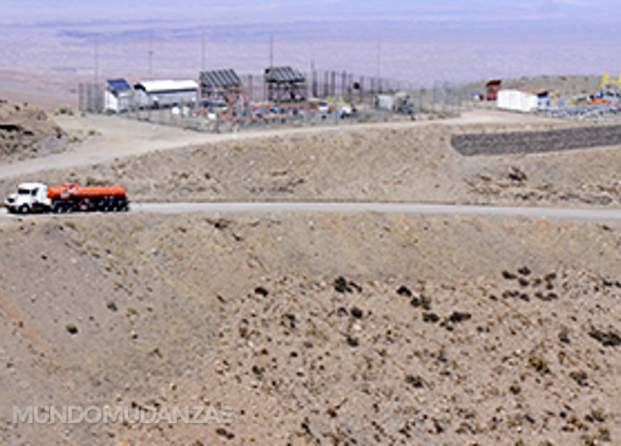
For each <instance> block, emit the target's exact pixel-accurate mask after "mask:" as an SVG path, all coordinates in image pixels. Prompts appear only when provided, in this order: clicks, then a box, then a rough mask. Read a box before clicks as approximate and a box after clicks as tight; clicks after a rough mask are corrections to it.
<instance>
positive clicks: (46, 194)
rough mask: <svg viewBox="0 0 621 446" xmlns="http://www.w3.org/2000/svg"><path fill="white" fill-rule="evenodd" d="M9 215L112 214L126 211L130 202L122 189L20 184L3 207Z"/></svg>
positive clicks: (73, 185)
mask: <svg viewBox="0 0 621 446" xmlns="http://www.w3.org/2000/svg"><path fill="white" fill-rule="evenodd" d="M4 206H5V207H6V209H7V210H8V211H9V212H11V213H20V214H29V213H33V212H55V213H62V212H78V211H82V212H88V211H101V212H114V211H127V210H128V209H129V202H128V201H127V195H126V193H125V188H124V187H122V186H78V185H77V184H75V183H74V184H69V185H67V184H60V185H58V186H47V185H45V184H43V183H22V184H20V185H19V186H18V187H17V193H15V194H11V195H9V197H8V198H7V200H6V201H5V203H4Z"/></svg>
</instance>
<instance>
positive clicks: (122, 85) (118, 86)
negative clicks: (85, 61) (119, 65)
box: [106, 79, 132, 91]
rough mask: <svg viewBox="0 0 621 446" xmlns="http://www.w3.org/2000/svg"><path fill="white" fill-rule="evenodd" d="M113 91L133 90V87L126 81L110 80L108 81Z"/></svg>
mask: <svg viewBox="0 0 621 446" xmlns="http://www.w3.org/2000/svg"><path fill="white" fill-rule="evenodd" d="M106 82H107V83H108V86H109V87H110V89H111V90H112V91H124V90H131V88H132V87H131V86H130V85H129V83H128V82H127V81H126V80H125V79H109V80H108V81H106Z"/></svg>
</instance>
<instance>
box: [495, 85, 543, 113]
mask: <svg viewBox="0 0 621 446" xmlns="http://www.w3.org/2000/svg"><path fill="white" fill-rule="evenodd" d="M496 105H497V106H498V108H500V109H504V110H514V111H520V112H523V113H530V112H533V111H535V110H541V109H545V108H549V107H550V91H549V90H543V89H541V90H526V91H520V90H500V91H498V99H497V101H496Z"/></svg>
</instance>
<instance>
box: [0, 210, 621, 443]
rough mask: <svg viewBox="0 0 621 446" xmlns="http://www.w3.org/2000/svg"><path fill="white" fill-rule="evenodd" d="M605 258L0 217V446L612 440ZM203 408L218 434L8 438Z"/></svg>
mask: <svg viewBox="0 0 621 446" xmlns="http://www.w3.org/2000/svg"><path fill="white" fill-rule="evenodd" d="M619 243H621V227H620V226H618V225H614V224H608V225H601V224H594V223H580V224H574V223H568V222H562V223H555V222H550V221H547V220H539V219H535V220H531V219H482V218H457V217H446V218H440V217H427V218H423V217H418V216H406V215H388V214H378V213H368V214H345V215H333V214H304V213H302V214H295V215H292V214H274V215H265V216H262V217H261V218H260V219H259V218H254V217H251V216H245V217H244V216H234V215H230V216H227V215H223V216H220V217H218V218H216V217H214V216H210V215H200V214H198V215H193V216H158V215H132V214H129V215H85V216H79V217H71V218H69V217H40V218H28V219H23V220H21V221H20V220H17V219H10V220H4V221H2V222H0V244H1V245H2V250H1V252H0V275H1V277H0V279H1V281H0V284H1V285H0V296H1V301H0V334H1V335H2V338H3V339H4V341H3V345H2V349H1V350H0V354H1V358H0V359H2V362H3V363H4V364H5V365H6V367H4V366H3V367H1V368H0V379H1V380H2V382H3V383H6V385H3V386H2V387H1V388H0V398H2V400H3V401H5V404H3V405H2V408H1V410H2V412H0V417H1V419H2V423H0V426H1V428H0V438H1V439H2V441H3V443H9V444H14V443H21V442H30V443H31V444H39V443H41V442H42V441H46V442H50V441H53V442H54V443H56V444H62V443H65V444H76V443H77V444H85V443H93V442H96V443H98V444H197V445H198V444H220V443H221V444H249V443H251V442H253V439H254V442H255V443H256V444H268V443H269V444H283V445H285V444H316V443H318V442H321V443H322V444H325V443H328V444H332V443H336V444H341V443H343V444H344V443H346V442H349V443H350V444H351V443H353V442H354V441H356V442H357V444H372V443H373V444H375V443H381V444H420V445H423V444H424V445H427V444H474V443H475V442H478V443H479V444H499V445H502V444H511V445H513V444H516V443H517V442H519V441H520V440H521V441H523V442H524V444H545V443H544V442H545V441H549V442H550V443H549V444H554V445H565V444H579V443H581V442H585V441H595V440H597V441H605V440H607V439H610V441H612V443H611V444H614V443H615V442H618V441H619V438H621V431H619V428H618V426H620V425H621V423H620V421H619V420H620V417H621V414H620V413H619V411H618V405H617V401H618V400H619V398H620V397H621V388H620V386H619V383H618V380H617V376H618V373H619V370H620V367H621V346H619V345H618V342H617V340H619V339H621V338H619V337H618V336H619V334H620V333H621V331H620V329H621V327H620V324H621V315H620V303H619V302H620V299H621V288H619V286H620V285H621V283H619V282H618V281H619V280H621V277H619V276H618V268H616V265H618V262H619V248H618V247H619ZM340 277H342V278H343V279H339V278H340ZM25 278H27V279H28V280H25ZM51 278H53V280H52V279H51ZM68 324H75V325H76V327H77V329H78V333H77V334H74V335H72V334H70V333H69V332H68V331H67V330H66V326H67V325H68ZM201 401H203V402H204V403H205V404H216V405H226V406H230V407H231V408H233V410H234V414H235V419H236V421H235V423H233V424H232V425H230V426H225V427H224V429H225V430H224V431H222V430H218V428H221V426H217V425H213V424H212V425H209V426H208V427H207V428H205V427H200V429H199V427H196V426H183V425H175V426H173V427H170V428H169V427H163V428H162V427H161V426H160V428H158V427H155V426H141V427H137V426H133V427H132V426H124V425H121V424H114V425H108V426H88V425H75V426H73V425H72V426H69V427H66V426H53V427H40V426H34V427H33V426H24V425H20V426H19V427H15V426H13V425H12V424H11V423H10V419H11V414H10V412H9V411H10V407H11V405H12V404H19V405H22V406H25V405H27V404H37V405H40V406H44V405H49V404H55V405H62V404H65V405H72V404H73V405H76V404H79V405H91V404H94V405H104V404H110V405H131V404H132V403H135V404H137V405H140V406H154V405H156V404H159V405H162V406H172V405H196V404H198V403H200V402H201ZM231 435H233V436H234V437H231ZM227 436H228V437H230V439H227ZM51 438H53V440H50V439H51ZM43 439H45V440H43Z"/></svg>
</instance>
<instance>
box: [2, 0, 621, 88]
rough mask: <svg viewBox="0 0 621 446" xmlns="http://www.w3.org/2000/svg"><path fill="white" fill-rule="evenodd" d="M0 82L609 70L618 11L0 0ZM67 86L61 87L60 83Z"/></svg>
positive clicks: (475, 76)
mask: <svg viewBox="0 0 621 446" xmlns="http://www.w3.org/2000/svg"><path fill="white" fill-rule="evenodd" d="M4 3H5V8H4V11H3V15H2V17H1V18H0V43H2V45H1V46H0V84H2V83H3V82H4V83H7V82H22V81H23V82H34V81H35V80H36V81H37V82H41V79H46V80H47V82H49V83H50V85H52V84H59V85H60V84H61V83H63V85H71V83H74V84H77V82H79V81H88V80H92V79H93V78H94V77H95V68H94V66H95V56H94V55H95V42H97V49H98V57H97V62H98V71H97V73H98V74H99V75H100V77H101V79H104V78H109V77H127V78H129V79H140V78H145V76H147V75H148V52H149V41H151V42H152V43H151V49H152V51H153V58H152V61H153V76H154V77H159V78H187V77H196V75H197V73H198V71H199V70H200V68H201V59H202V54H201V52H202V50H201V48H202V43H201V41H202V39H203V36H204V40H205V66H206V68H207V69H210V68H224V67H232V68H235V69H236V70H238V71H239V72H243V73H260V72H261V71H262V70H263V69H264V68H265V67H266V66H267V64H268V63H269V39H270V36H274V62H275V64H277V65H293V66H296V67H298V68H300V69H302V70H308V69H309V68H310V65H311V61H314V64H315V66H316V67H317V68H318V69H321V70H339V71H341V70H346V71H349V72H353V73H356V74H360V75H367V76H368V75H374V74H375V73H376V70H377V52H378V50H377V40H378V37H381V51H380V55H381V73H382V76H384V77H387V78H392V79H398V80H403V81H407V82H411V83H413V84H415V85H424V84H429V83H432V82H433V81H451V82H455V83H461V82H468V81H476V80H482V79H486V78H492V77H520V76H534V75H540V74H549V75H555V74H599V73H601V72H602V71H611V72H613V73H616V72H618V71H620V70H621V66H620V65H619V63H618V62H617V61H616V59H615V58H614V56H612V55H614V54H616V52H615V51H614V50H615V49H616V45H615V44H616V41H617V39H616V37H617V36H618V35H619V34H620V29H621V26H620V25H619V23H621V22H620V21H619V19H620V18H621V17H620V15H621V12H617V11H616V9H615V8H613V4H612V2H611V1H599V2H596V3H595V4H592V3H587V2H583V1H579V0H563V1H552V0H545V1H532V0H531V1H522V2H517V1H508V2H499V3H497V2H494V3H493V2H491V1H488V0H478V1H471V2H468V4H467V5H464V4H463V3H461V2H457V1H455V0H442V1H437V2H435V3H434V4H433V5H427V4H423V3H422V2H415V1H414V2H412V1H405V0H389V1H385V2H377V1H369V0H362V1H356V2H354V1H353V0H317V1H313V2H310V1H299V2H287V3H285V2H265V1H263V2H252V3H251V2H248V1H246V0H234V1H229V2H227V3H226V4H221V3H219V4H216V3H215V2H197V1H196V0H178V1H177V2H175V3H174V4H171V2H169V1H163V0H158V1H151V2H149V3H148V4H147V3H145V2H138V1H135V0H126V1H122V2H121V1H120V0H109V1H107V2H105V3H104V2H100V1H95V2H90V3H83V2H77V1H73V0H48V1H42V0H25V1H19V2H18V1H16V0H5V2H4ZM64 88H66V87H64Z"/></svg>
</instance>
